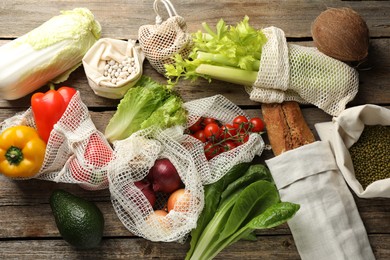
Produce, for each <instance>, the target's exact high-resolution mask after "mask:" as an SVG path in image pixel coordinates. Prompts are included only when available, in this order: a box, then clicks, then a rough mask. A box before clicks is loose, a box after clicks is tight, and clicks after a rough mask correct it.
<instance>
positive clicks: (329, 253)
mask: <svg viewBox="0 0 390 260" xmlns="http://www.w3.org/2000/svg"><path fill="white" fill-rule="evenodd" d="M266 163H267V165H268V167H269V169H270V171H271V173H272V177H273V178H274V181H275V184H276V186H277V188H278V190H279V193H280V197H281V199H282V201H291V202H294V203H297V204H299V205H300V206H301V207H300V209H299V211H298V212H297V214H296V215H295V216H294V217H293V218H292V219H291V220H290V221H288V226H289V228H290V230H291V233H292V235H293V237H294V242H295V244H296V246H297V249H298V252H299V255H300V256H301V259H302V260H313V259H315V260H329V259H350V260H374V259H375V256H374V254H373V252H372V249H371V246H370V243H369V240H368V236H367V232H366V229H365V227H364V224H363V222H362V220H361V218H360V215H359V212H358V209H357V207H356V203H355V200H354V199H353V196H352V194H351V192H350V190H349V189H348V186H347V184H346V183H345V181H344V179H343V177H342V175H341V174H340V170H339V169H338V166H337V164H336V161H335V158H334V155H333V152H332V149H331V146H330V144H329V142H326V141H317V142H314V143H311V144H307V145H304V146H301V147H299V148H296V149H293V150H290V151H287V152H285V153H282V154H281V155H278V156H276V157H274V158H272V159H269V160H267V161H266Z"/></svg>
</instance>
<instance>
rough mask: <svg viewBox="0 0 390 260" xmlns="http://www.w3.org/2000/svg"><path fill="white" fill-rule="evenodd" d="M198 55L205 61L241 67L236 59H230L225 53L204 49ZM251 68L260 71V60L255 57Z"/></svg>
mask: <svg viewBox="0 0 390 260" xmlns="http://www.w3.org/2000/svg"><path fill="white" fill-rule="evenodd" d="M197 54H198V56H197V57H196V58H197V59H198V60H201V61H205V62H212V63H217V64H220V65H225V66H231V67H239V66H238V64H237V62H236V61H235V60H232V59H229V58H228V57H226V56H225V55H222V54H219V53H209V52H204V51H198V53H197ZM250 67H251V70H253V71H258V70H259V68H260V60H259V59H254V60H253V61H252V63H251V66H250Z"/></svg>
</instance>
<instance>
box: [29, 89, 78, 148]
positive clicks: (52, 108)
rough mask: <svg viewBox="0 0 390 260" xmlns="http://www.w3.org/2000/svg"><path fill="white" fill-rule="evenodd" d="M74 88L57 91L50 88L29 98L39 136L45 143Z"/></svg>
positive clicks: (66, 105)
mask: <svg viewBox="0 0 390 260" xmlns="http://www.w3.org/2000/svg"><path fill="white" fill-rule="evenodd" d="M75 93H76V90H75V89H74V88H70V87H65V86H64V87H61V88H59V89H58V90H55V89H54V88H52V87H51V88H50V90H49V91H47V92H46V93H40V92H38V93H35V94H34V95H32V97H31V108H32V111H33V116H34V120H35V124H36V126H37V130H38V133H39V136H40V137H41V138H42V140H44V141H45V142H46V143H47V142H48V140H49V137H50V133H51V131H52V130H53V126H54V125H55V124H56V123H57V122H58V120H60V118H61V117H62V115H63V114H64V112H65V110H66V108H67V107H68V104H69V102H70V100H71V99H72V97H73V95H74V94H75Z"/></svg>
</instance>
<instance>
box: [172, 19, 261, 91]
mask: <svg viewBox="0 0 390 260" xmlns="http://www.w3.org/2000/svg"><path fill="white" fill-rule="evenodd" d="M202 26H203V28H204V30H205V31H206V32H205V33H203V32H201V31H198V32H197V33H194V34H193V39H192V40H193V43H194V46H193V49H192V52H191V53H190V54H189V56H188V59H184V58H183V57H181V56H180V55H178V54H177V55H175V57H174V63H173V64H169V65H165V69H166V76H167V77H168V78H169V79H170V83H171V84H174V83H176V82H177V81H178V80H179V78H181V77H183V78H184V79H190V80H196V79H197V78H198V77H203V78H206V79H210V78H214V79H221V80H225V81H229V82H233V83H238V84H244V85H251V83H252V80H254V79H256V75H257V71H258V70H259V66H260V57H261V50H262V48H263V46H264V44H265V43H266V42H267V38H266V36H265V35H264V33H263V32H262V31H261V30H256V29H255V28H253V27H251V26H250V25H249V17H248V16H245V17H244V19H243V20H242V21H241V22H239V23H238V24H237V25H236V26H235V27H234V26H227V25H226V23H225V22H224V20H222V19H221V20H219V22H218V23H217V25H216V28H215V31H213V30H212V29H211V28H210V27H209V25H208V24H207V23H202ZM248 78H249V80H248Z"/></svg>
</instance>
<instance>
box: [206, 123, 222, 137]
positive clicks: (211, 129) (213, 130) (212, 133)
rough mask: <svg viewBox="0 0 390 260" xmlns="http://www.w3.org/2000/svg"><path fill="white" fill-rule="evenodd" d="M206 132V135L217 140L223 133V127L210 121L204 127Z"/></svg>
mask: <svg viewBox="0 0 390 260" xmlns="http://www.w3.org/2000/svg"><path fill="white" fill-rule="evenodd" d="M204 134H205V135H206V137H207V139H209V140H211V141H215V140H217V139H218V138H219V136H220V135H221V129H220V128H219V126H218V125H217V124H216V123H210V124H207V125H206V126H205V127H204Z"/></svg>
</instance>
